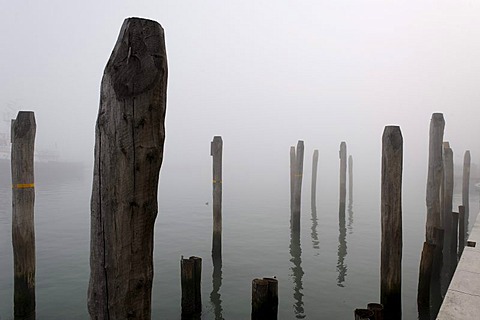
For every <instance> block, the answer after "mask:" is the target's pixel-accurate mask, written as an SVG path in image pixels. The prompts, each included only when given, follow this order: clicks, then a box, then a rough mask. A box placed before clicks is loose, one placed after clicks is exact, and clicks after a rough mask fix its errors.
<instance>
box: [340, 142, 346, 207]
mask: <svg viewBox="0 0 480 320" xmlns="http://www.w3.org/2000/svg"><path fill="white" fill-rule="evenodd" d="M339 158H340V194H339V196H340V199H339V208H340V209H339V212H340V213H341V214H342V213H343V215H345V203H346V197H347V144H346V143H345V141H342V142H341V143H340V151H339Z"/></svg>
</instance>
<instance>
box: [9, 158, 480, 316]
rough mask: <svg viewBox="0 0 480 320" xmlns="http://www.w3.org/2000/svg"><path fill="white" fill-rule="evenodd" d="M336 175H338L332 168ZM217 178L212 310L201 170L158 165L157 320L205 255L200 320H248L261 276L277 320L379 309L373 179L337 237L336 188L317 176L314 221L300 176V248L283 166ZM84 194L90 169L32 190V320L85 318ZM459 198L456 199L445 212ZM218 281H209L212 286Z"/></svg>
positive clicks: (415, 211) (409, 222)
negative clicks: (273, 293)
mask: <svg viewBox="0 0 480 320" xmlns="http://www.w3.org/2000/svg"><path fill="white" fill-rule="evenodd" d="M286 161H288V159H286ZM308 161H309V159H308V157H306V163H308ZM309 166H310V165H307V164H306V165H305V167H306V168H308V167H309ZM356 168H358V166H357V167H356ZM263 169H265V168H263ZM334 169H335V170H338V169H337V167H335V166H334V165H333V163H332V170H334ZM224 172H225V174H224V184H223V186H224V187H223V194H224V198H223V199H224V200H223V204H224V206H223V223H224V228H223V264H222V269H221V276H222V279H221V286H220V289H219V291H218V294H219V296H218V295H215V294H214V295H213V296H214V297H216V298H215V299H214V300H215V301H216V305H214V304H213V303H212V302H211V299H210V294H211V292H212V271H213V267H212V260H211V258H210V249H211V225H212V222H211V215H212V213H211V210H212V208H211V205H206V204H205V202H207V201H209V202H211V178H210V167H207V168H202V169H192V168H190V169H188V168H181V167H174V166H170V167H169V166H166V167H164V168H162V174H161V185H160V191H159V192H160V195H159V215H158V217H157V221H156V229H155V253H154V254H155V278H154V289H153V318H154V319H180V297H181V296H180V278H179V273H180V271H179V260H180V256H181V255H184V256H190V255H197V256H200V257H202V258H203V274H202V294H203V295H202V299H203V305H204V307H203V311H204V312H203V314H204V315H203V318H204V319H215V315H214V314H215V312H214V310H215V308H214V306H216V310H217V313H218V314H220V310H221V314H222V316H223V318H225V319H248V318H249V315H250V294H251V293H250V290H251V280H252V279H253V278H256V277H264V276H276V277H277V279H278V280H279V299H280V304H279V315H280V317H279V318H280V319H294V318H295V317H297V318H306V319H352V318H353V310H354V309H355V308H360V307H364V306H365V305H366V304H367V303H368V302H377V301H378V300H379V268H380V267H379V253H380V215H379V210H380V209H379V208H380V194H379V187H378V184H379V183H378V179H377V178H375V179H373V181H370V180H367V179H362V178H361V177H362V176H361V175H360V174H359V175H358V176H360V177H358V178H356V179H355V186H354V192H353V199H354V202H353V206H352V212H353V214H349V212H348V211H347V214H346V224H345V229H343V228H341V230H339V223H338V200H337V198H336V197H337V194H338V183H337V182H336V181H330V183H328V184H327V183H326V181H325V180H324V179H322V177H321V173H319V180H318V185H319V188H318V190H317V191H318V194H317V212H316V214H317V219H318V220H317V221H316V224H315V223H313V221H312V213H311V210H310V190H309V186H310V177H309V176H308V174H309V173H308V170H306V173H305V179H304V182H303V188H304V189H303V196H302V197H303V206H302V218H301V219H302V230H301V238H300V246H299V245H298V242H296V241H291V239H290V231H289V216H290V212H289V209H290V204H289V199H290V196H289V185H290V184H289V180H288V179H289V169H288V167H285V171H284V172H280V174H278V175H271V174H270V175H268V177H269V178H265V179H263V178H262V177H261V176H258V175H257V172H251V173H249V172H243V174H242V175H240V176H237V177H236V178H235V179H233V177H232V176H231V174H229V171H228V170H225V169H224ZM320 172H321V171H320ZM334 176H335V175H334ZM409 179H410V180H409ZM417 180H423V177H420V178H419V179H413V178H411V177H410V178H408V179H407V181H406V182H405V183H404V200H403V234H404V251H403V318H404V319H415V318H416V287H417V277H418V275H417V273H418V264H419V258H420V250H421V248H422V242H423V237H424V236H423V232H424V221H425V201H424V195H425V187H424V186H425V184H424V183H418V181H417ZM90 192H91V172H90V171H87V173H86V175H85V179H83V180H71V181H63V182H62V181H58V180H55V181H47V180H44V181H37V188H36V213H35V214H36V218H35V219H36V220H35V222H36V243H37V276H36V280H37V319H87V318H88V314H87V311H86V290H87V284H88V277H89V223H90V220H89V219H90V217H89V214H90V212H89V199H90ZM10 194H11V190H10V188H9V187H8V183H3V182H2V187H0V257H1V259H0V317H1V319H2V320H5V319H12V310H13V308H12V299H13V298H12V297H13V292H12V279H13V276H12V269H13V267H12V248H11V231H10V228H11V217H10V215H11V213H10V207H11V198H10ZM347 199H348V198H347ZM459 200H460V197H459V195H458V194H457V195H456V196H455V199H454V202H455V204H454V208H455V207H456V206H457V205H458V202H459ZM471 212H472V213H475V212H478V196H477V195H476V193H475V192H474V191H473V190H472V196H471ZM472 215H474V214H472ZM473 218H475V217H473ZM473 218H472V219H473ZM219 284H220V282H219V280H218V279H217V282H216V285H217V287H218V285H219Z"/></svg>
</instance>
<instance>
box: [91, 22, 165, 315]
mask: <svg viewBox="0 0 480 320" xmlns="http://www.w3.org/2000/svg"><path fill="white" fill-rule="evenodd" d="M166 89H167V56H166V50H165V38H164V31H163V28H162V27H161V26H160V24H158V23H157V22H155V21H152V20H146V19H140V18H128V19H126V20H125V21H124V23H123V25H122V28H121V30H120V34H119V37H118V40H117V43H116V44H115V47H114V49H113V52H112V55H111V56H110V59H109V61H108V63H107V66H106V67H105V71H104V74H103V78H102V84H101V96H100V109H99V113H98V118H97V124H96V130H95V131H96V132H95V164H94V174H93V188H92V198H91V235H90V238H91V241H90V283H89V288H88V311H89V314H90V318H91V319H99V320H103V319H112V320H113V319H150V317H151V290H152V281H153V228H154V222H155V219H156V216H157V212H158V204H157V190H158V179H159V171H160V167H161V164H162V159H163V144H164V139H165V126H164V120H165V111H166Z"/></svg>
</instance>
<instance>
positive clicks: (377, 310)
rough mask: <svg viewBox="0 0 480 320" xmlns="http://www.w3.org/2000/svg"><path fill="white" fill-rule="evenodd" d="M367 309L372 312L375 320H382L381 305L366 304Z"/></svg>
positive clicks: (374, 303)
mask: <svg viewBox="0 0 480 320" xmlns="http://www.w3.org/2000/svg"><path fill="white" fill-rule="evenodd" d="M367 309H368V310H371V311H373V318H374V319H375V320H383V319H384V317H383V305H382V304H381V303H376V302H371V303H369V304H367Z"/></svg>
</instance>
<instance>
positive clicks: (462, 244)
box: [458, 206, 466, 259]
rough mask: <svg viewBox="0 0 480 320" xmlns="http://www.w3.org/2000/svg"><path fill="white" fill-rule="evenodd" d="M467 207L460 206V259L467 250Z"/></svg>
mask: <svg viewBox="0 0 480 320" xmlns="http://www.w3.org/2000/svg"><path fill="white" fill-rule="evenodd" d="M465 241H466V238H465V207H464V206H458V259H460V257H461V256H462V253H463V249H465Z"/></svg>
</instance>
